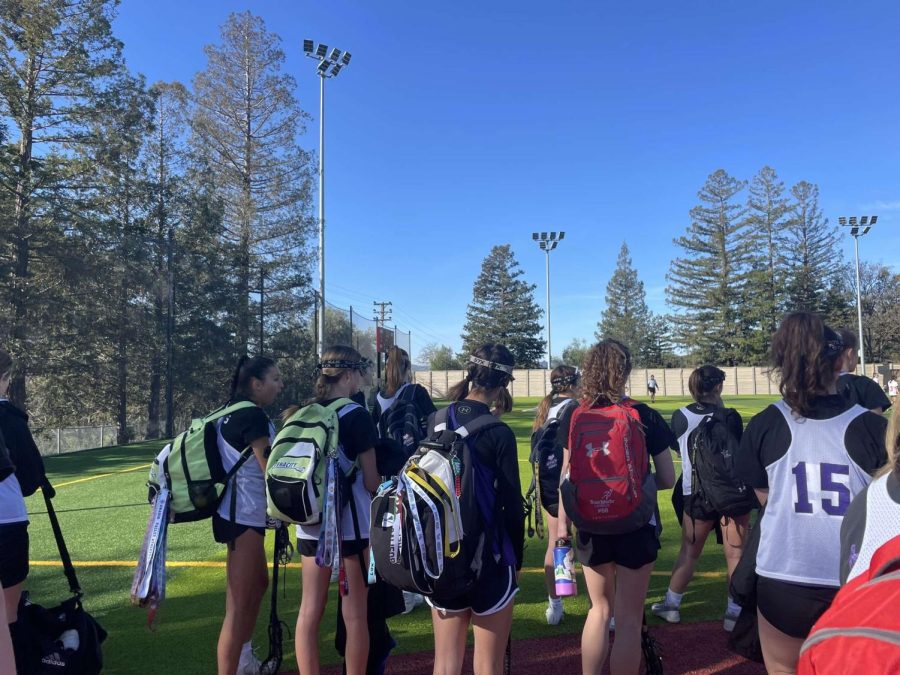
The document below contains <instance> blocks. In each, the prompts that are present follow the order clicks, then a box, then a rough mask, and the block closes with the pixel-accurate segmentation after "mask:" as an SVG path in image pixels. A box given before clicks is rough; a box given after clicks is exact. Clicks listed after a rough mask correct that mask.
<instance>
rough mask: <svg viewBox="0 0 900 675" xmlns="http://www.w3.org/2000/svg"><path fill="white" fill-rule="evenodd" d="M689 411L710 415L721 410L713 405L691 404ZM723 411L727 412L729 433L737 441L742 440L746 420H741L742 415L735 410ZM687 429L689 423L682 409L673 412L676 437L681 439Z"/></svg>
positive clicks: (726, 421)
mask: <svg viewBox="0 0 900 675" xmlns="http://www.w3.org/2000/svg"><path fill="white" fill-rule="evenodd" d="M687 409H688V410H690V411H691V412H692V413H695V414H697V415H708V414H709V413H712V412H715V411H716V410H718V409H720V408H719V407H718V406H717V405H713V404H712V403H691V404H690V405H689V406H687ZM721 410H724V411H725V426H726V427H727V428H728V431H730V432H731V434H732V435H733V436H734V437H735V438H736V439H738V440H741V436H742V435H743V434H744V420H743V419H742V418H741V414H740V413H739V412H738V411H737V410H735V409H734V408H721ZM687 429H688V421H687V418H686V417H685V416H684V413H683V412H681V409H678V410H676V411H675V412H673V413H672V433H673V434H675V437H676V438H681V437H682V436H683V435H684V434H685V432H686V431H687Z"/></svg>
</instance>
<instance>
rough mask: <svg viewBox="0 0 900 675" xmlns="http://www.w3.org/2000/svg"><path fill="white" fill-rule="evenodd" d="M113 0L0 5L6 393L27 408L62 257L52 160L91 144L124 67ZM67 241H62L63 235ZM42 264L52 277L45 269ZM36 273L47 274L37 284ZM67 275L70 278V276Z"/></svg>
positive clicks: (45, 0)
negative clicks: (5, 133) (5, 129)
mask: <svg viewBox="0 0 900 675" xmlns="http://www.w3.org/2000/svg"><path fill="white" fill-rule="evenodd" d="M116 4H117V3H116V1H115V0H35V1H31V2H23V1H21V0H17V1H12V2H6V3H4V4H3V11H2V12H0V114H2V115H3V117H4V118H5V119H6V120H8V121H9V123H10V125H11V128H14V129H15V132H14V140H15V143H16V147H15V149H14V150H13V158H12V162H11V163H10V164H9V165H5V168H6V169H8V172H6V173H5V175H4V176H2V181H0V183H2V185H3V188H4V189H7V190H10V191H11V192H12V200H13V204H12V208H13V210H12V218H11V219H10V220H9V221H8V225H6V226H5V227H4V229H5V231H4V232H3V235H4V236H3V237H0V239H7V238H8V239H7V240H8V241H9V242H10V249H9V251H10V255H11V257H12V260H11V269H12V273H11V278H10V279H5V280H4V282H7V281H8V282H9V283H3V284H0V287H2V288H4V289H5V292H4V293H3V297H2V298H0V300H2V302H8V303H9V304H10V307H11V314H12V321H11V324H10V326H9V329H8V332H7V340H8V344H9V346H10V348H11V349H12V351H13V353H14V354H15V356H16V360H17V363H18V365H19V367H18V368H17V370H16V372H15V373H14V374H13V380H12V384H11V387H10V396H11V398H13V400H16V401H17V402H18V403H19V404H21V405H25V402H26V391H25V381H26V378H27V377H28V376H29V375H31V374H33V373H35V372H37V371H36V367H37V365H38V364H40V363H41V362H42V361H44V360H43V359H41V358H40V356H39V355H38V354H37V353H36V352H37V351H38V350H36V349H35V345H36V344H37V343H38V342H40V341H39V340H35V339H34V338H33V336H34V335H43V332H42V329H43V324H45V323H49V322H50V321H51V320H52V319H51V318H49V317H52V316H53V315H54V314H55V312H54V311H52V310H48V308H47V306H46V304H47V303H48V302H51V301H53V300H54V299H55V296H54V293H53V292H52V291H51V290H50V289H51V288H56V287H57V283H58V281H59V280H58V276H57V273H56V271H57V270H58V269H62V266H61V263H62V262H64V259H65V255H64V254H62V253H60V251H59V249H58V248H57V247H56V246H55V245H54V243H56V244H58V243H59V242H60V241H61V240H62V238H61V237H58V235H59V234H60V232H59V229H58V227H59V226H58V224H57V222H56V221H55V220H53V219H50V218H44V217H42V216H43V215H44V214H46V213H48V212H49V211H50V210H51V209H52V208H53V206H52V205H51V204H50V203H49V201H48V200H49V198H50V197H52V196H54V186H58V185H59V181H61V180H62V179H63V177H64V176H65V173H66V172H65V171H53V170H51V168H52V167H53V166H56V167H57V168H59V165H60V161H53V162H50V161H46V158H47V157H48V156H49V155H51V153H52V152H53V151H54V149H56V148H59V147H61V146H63V145H65V146H67V147H72V146H73V145H77V144H79V143H83V142H84V141H85V133H86V132H85V127H84V125H85V122H86V120H88V119H89V118H90V117H92V116H93V115H94V113H95V106H96V96H97V93H98V91H99V90H102V89H103V87H104V86H105V84H106V81H105V80H106V78H107V76H109V75H110V74H111V73H112V72H113V71H114V70H115V69H116V68H117V67H118V66H119V65H120V64H121V44H120V43H119V41H118V40H116V39H115V38H114V37H113V35H112V29H111V23H112V16H113V11H114V8H115V5H116ZM62 241H64V240H62ZM45 271H46V274H45ZM38 280H42V281H47V283H48V285H47V286H46V287H41V285H40V283H36V282H37V281H38ZM69 281H70V282H71V279H70V280H69Z"/></svg>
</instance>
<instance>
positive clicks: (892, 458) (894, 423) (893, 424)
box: [880, 405, 900, 480]
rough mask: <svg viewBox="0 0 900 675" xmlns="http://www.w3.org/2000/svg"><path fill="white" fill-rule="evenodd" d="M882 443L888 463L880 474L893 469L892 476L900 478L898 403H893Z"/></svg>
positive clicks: (899, 414) (899, 410) (899, 420)
mask: <svg viewBox="0 0 900 675" xmlns="http://www.w3.org/2000/svg"><path fill="white" fill-rule="evenodd" d="M884 445H885V447H887V454H888V463H887V466H885V467H884V469H883V470H882V471H881V472H880V474H881V475H883V474H886V473H890V472H891V471H893V472H894V476H895V477H896V478H897V479H898V480H900V405H895V406H894V412H892V413H891V419H890V421H889V422H888V426H887V434H886V435H885V439H884Z"/></svg>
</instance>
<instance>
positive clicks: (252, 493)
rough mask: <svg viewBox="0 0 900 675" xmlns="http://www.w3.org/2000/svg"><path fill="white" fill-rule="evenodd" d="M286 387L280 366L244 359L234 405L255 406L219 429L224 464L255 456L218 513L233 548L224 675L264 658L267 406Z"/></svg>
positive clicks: (217, 526)
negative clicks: (256, 644)
mask: <svg viewBox="0 0 900 675" xmlns="http://www.w3.org/2000/svg"><path fill="white" fill-rule="evenodd" d="M283 387H284V385H283V384H282V382H281V372H280V371H279V370H278V366H277V365H275V362H274V361H273V360H272V359H270V358H266V357H265V356H254V357H247V356H244V357H243V358H241V360H240V361H238V364H237V366H236V367H235V369H234V375H233V376H232V378H231V386H230V388H229V392H228V405H233V404H234V403H238V402H240V401H250V402H251V403H253V404H255V405H253V406H248V407H245V408H239V409H238V410H236V411H234V412H233V413H231V414H230V415H228V416H226V417H223V418H222V421H221V423H220V424H219V426H218V436H219V438H218V445H219V452H220V454H221V456H222V465H223V466H224V468H225V470H226V471H227V470H228V469H230V468H231V467H232V466H234V464H235V463H236V462H237V461H238V459H239V458H240V456H241V453H242V452H243V450H244V449H245V448H247V447H248V446H250V447H252V448H253V457H251V458H250V459H249V460H248V461H246V462H244V464H243V465H242V466H241V468H240V469H238V472H237V473H236V474H235V478H234V480H232V481H230V482H229V483H228V487H227V488H226V490H225V492H224V493H223V495H222V501H221V504H220V505H219V509H218V512H217V513H215V514H213V518H212V529H213V537H214V538H215V540H216V541H217V542H219V543H222V544H227V545H228V553H227V557H226V561H225V576H226V578H227V585H228V593H227V595H226V597H225V618H224V620H223V621H222V630H221V632H220V633H219V645H218V649H217V660H218V664H219V672H220V673H234V672H238V673H244V672H248V673H249V672H256V670H258V669H259V660H258V659H257V658H256V657H255V656H254V654H253V651H252V647H251V644H250V638H251V637H252V635H253V628H254V626H255V625H256V615H257V614H258V613H259V606H260V603H261V602H262V597H263V594H264V593H265V591H266V587H267V586H268V584H269V568H268V567H267V564H266V552H265V548H264V546H263V543H264V542H265V534H266V483H265V477H264V476H265V470H266V458H267V457H268V454H269V447H270V446H271V444H272V440H273V439H274V437H275V427H274V426H273V424H272V422H271V420H270V419H269V416H268V415H267V414H266V412H265V410H264V408H267V407H269V406H271V405H272V404H273V403H274V402H275V399H277V398H278V395H279V394H280V393H281V390H282V388H283Z"/></svg>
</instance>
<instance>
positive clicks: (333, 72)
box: [331, 63, 344, 77]
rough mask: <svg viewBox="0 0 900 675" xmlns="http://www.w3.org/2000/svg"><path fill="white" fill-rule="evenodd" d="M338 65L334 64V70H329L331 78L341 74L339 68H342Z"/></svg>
mask: <svg viewBox="0 0 900 675" xmlns="http://www.w3.org/2000/svg"><path fill="white" fill-rule="evenodd" d="M343 67H344V66H342V65H341V64H340V63H335V64H334V68H332V69H331V77H335V76H336V75H337V74H338V73H339V72H341V68H343Z"/></svg>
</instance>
